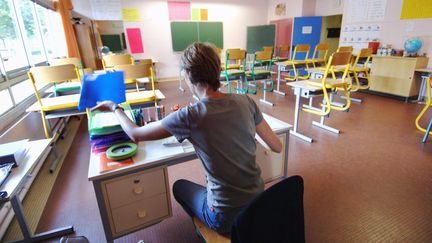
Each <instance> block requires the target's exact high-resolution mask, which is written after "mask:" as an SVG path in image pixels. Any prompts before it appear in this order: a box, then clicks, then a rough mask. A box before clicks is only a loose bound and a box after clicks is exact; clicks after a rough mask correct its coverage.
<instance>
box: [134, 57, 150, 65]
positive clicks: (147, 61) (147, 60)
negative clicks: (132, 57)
mask: <svg viewBox="0 0 432 243" xmlns="http://www.w3.org/2000/svg"><path fill="white" fill-rule="evenodd" d="M138 63H144V64H150V65H153V60H152V59H150V58H148V59H141V60H139V62H138Z"/></svg>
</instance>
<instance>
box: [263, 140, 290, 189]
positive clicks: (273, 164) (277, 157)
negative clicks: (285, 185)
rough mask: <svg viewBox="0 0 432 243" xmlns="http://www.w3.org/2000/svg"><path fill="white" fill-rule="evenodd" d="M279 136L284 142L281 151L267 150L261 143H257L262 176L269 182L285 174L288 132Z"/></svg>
mask: <svg viewBox="0 0 432 243" xmlns="http://www.w3.org/2000/svg"><path fill="white" fill-rule="evenodd" d="M278 138H279V140H280V141H281V142H282V152H281V153H275V152H272V151H270V150H267V149H265V148H264V147H263V146H262V145H261V144H260V143H257V150H256V161H257V164H258V165H259V166H260V168H261V177H262V178H263V180H264V182H269V181H271V180H274V179H276V178H280V177H282V176H283V175H284V171H285V163H284V162H285V156H286V155H285V146H286V144H285V138H286V134H280V135H278Z"/></svg>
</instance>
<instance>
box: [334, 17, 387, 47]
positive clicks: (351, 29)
mask: <svg viewBox="0 0 432 243" xmlns="http://www.w3.org/2000/svg"><path fill="white" fill-rule="evenodd" d="M380 34H381V24H379V23H373V24H372V23H369V24H367V23H364V24H347V25H345V26H344V27H343V28H342V30H341V36H340V42H339V46H352V47H353V48H354V50H356V51H359V50H360V49H362V48H367V47H368V44H369V42H370V41H376V40H379V38H380Z"/></svg>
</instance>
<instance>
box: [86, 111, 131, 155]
mask: <svg viewBox="0 0 432 243" xmlns="http://www.w3.org/2000/svg"><path fill="white" fill-rule="evenodd" d="M125 113H126V115H127V116H128V117H129V119H131V120H132V121H133V122H135V121H134V118H133V115H132V112H131V111H130V109H125ZM89 134H90V144H91V148H92V152H94V153H98V152H104V151H106V150H107V149H108V148H109V147H111V146H113V145H115V144H119V143H124V142H130V141H131V140H130V138H129V137H128V135H127V134H126V133H125V132H124V131H123V129H122V128H121V126H120V123H119V122H118V120H117V118H116V116H115V114H114V113H112V112H98V111H95V112H91V113H90V114H89Z"/></svg>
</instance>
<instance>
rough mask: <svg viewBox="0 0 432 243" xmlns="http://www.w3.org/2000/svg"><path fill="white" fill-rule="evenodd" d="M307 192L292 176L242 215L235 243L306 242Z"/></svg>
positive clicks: (233, 233) (234, 233) (233, 237)
mask: <svg viewBox="0 0 432 243" xmlns="http://www.w3.org/2000/svg"><path fill="white" fill-rule="evenodd" d="M303 191H304V188H303V179H302V178H301V177H300V176H292V177H289V178H287V179H284V180H282V181H280V182H278V183H277V184H275V185H273V186H272V187H270V188H268V189H267V190H265V191H264V192H262V193H261V194H260V195H258V196H257V197H256V198H255V199H253V200H252V202H250V203H249V205H248V206H246V208H245V209H244V210H243V211H242V212H240V213H239V214H238V216H237V218H236V220H235V221H234V225H233V228H232V231H231V242H232V243H244V242H299V243H301V242H305V230H304V209H303Z"/></svg>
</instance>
